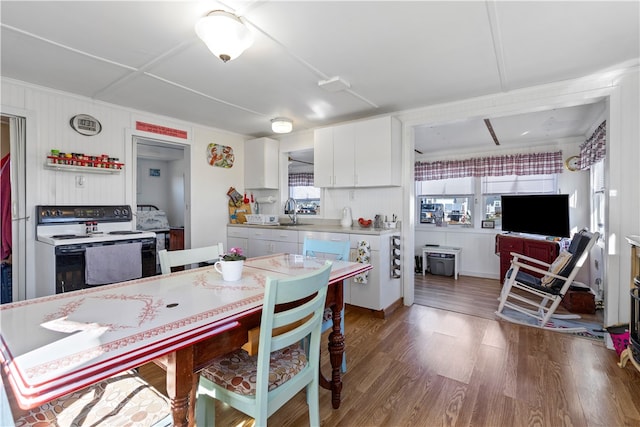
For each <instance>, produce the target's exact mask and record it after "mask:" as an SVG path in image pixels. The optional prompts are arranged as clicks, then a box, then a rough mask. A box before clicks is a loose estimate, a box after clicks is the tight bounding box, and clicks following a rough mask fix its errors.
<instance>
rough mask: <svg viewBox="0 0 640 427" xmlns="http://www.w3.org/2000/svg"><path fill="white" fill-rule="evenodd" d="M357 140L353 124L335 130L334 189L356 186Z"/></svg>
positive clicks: (337, 127)
mask: <svg viewBox="0 0 640 427" xmlns="http://www.w3.org/2000/svg"><path fill="white" fill-rule="evenodd" d="M355 138H356V127H355V125H354V124H352V123H349V124H346V125H340V126H336V127H334V128H333V176H334V180H333V187H354V186H355V183H356V182H355V170H354V167H355ZM358 155H360V153H358ZM314 161H315V158H314ZM314 178H315V177H314Z"/></svg>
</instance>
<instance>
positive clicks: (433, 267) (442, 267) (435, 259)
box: [427, 254, 455, 276]
mask: <svg viewBox="0 0 640 427" xmlns="http://www.w3.org/2000/svg"><path fill="white" fill-rule="evenodd" d="M427 260H428V261H429V271H430V272H431V274H435V275H438V276H453V270H454V261H455V260H454V255H453V254H429V255H427Z"/></svg>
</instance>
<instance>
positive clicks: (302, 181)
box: [289, 173, 313, 187]
mask: <svg viewBox="0 0 640 427" xmlns="http://www.w3.org/2000/svg"><path fill="white" fill-rule="evenodd" d="M289 187H313V174H312V173H290V174H289Z"/></svg>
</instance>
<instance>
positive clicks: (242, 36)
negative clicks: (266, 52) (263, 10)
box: [195, 10, 253, 62]
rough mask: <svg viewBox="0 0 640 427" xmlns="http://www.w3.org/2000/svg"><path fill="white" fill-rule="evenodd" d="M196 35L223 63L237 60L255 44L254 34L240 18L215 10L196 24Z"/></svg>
mask: <svg viewBox="0 0 640 427" xmlns="http://www.w3.org/2000/svg"><path fill="white" fill-rule="evenodd" d="M195 29H196V34H197V35H198V37H200V38H201V39H202V41H203V42H204V43H205V44H206V45H207V47H208V48H209V50H210V51H211V52H213V54H214V55H215V56H217V57H218V58H220V59H222V61H223V62H227V61H231V60H232V59H236V58H237V57H238V56H240V55H241V54H242V52H244V51H245V50H246V49H247V48H249V47H250V46H251V45H252V44H253V34H252V33H251V31H250V30H249V29H248V28H247V27H246V26H245V25H244V23H243V22H242V21H241V20H240V18H239V17H237V16H236V15H234V14H233V13H231V12H226V11H224V10H214V11H213V12H209V14H207V15H206V16H203V17H202V18H200V19H199V20H198V22H197V23H196V28H195Z"/></svg>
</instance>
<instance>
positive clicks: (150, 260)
mask: <svg viewBox="0 0 640 427" xmlns="http://www.w3.org/2000/svg"><path fill="white" fill-rule="evenodd" d="M137 242H141V243H142V277H149V276H154V275H155V274H156V239H154V238H150V239H125V240H116V241H109V242H93V243H84V244H79V245H61V246H56V249H55V256H56V294H59V293H62V292H70V291H77V290H80V289H85V288H88V287H91V286H88V285H87V284H86V281H85V268H86V263H85V252H86V248H87V247H89V246H104V245H121V244H125V243H137Z"/></svg>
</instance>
